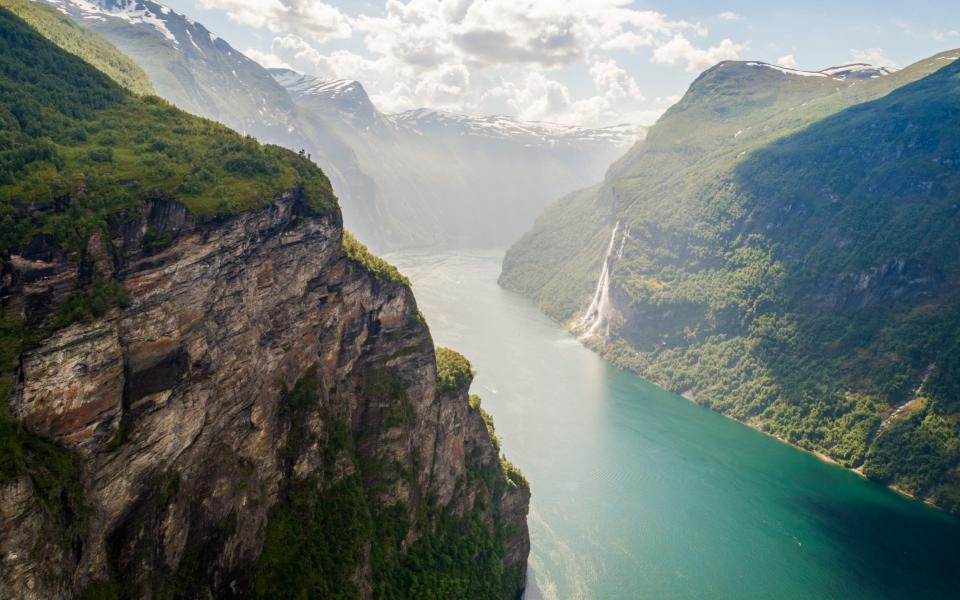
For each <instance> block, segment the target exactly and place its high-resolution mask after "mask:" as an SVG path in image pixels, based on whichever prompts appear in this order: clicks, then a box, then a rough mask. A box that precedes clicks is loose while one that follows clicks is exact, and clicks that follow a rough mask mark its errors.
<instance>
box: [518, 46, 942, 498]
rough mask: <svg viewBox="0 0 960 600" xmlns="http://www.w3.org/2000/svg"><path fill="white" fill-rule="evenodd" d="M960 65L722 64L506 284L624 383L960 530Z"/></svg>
mask: <svg viewBox="0 0 960 600" xmlns="http://www.w3.org/2000/svg"><path fill="white" fill-rule="evenodd" d="M958 57H960V51H952V52H947V53H942V54H939V55H937V56H934V57H931V58H929V59H926V60H923V61H920V62H918V63H916V64H914V65H911V66H909V67H907V68H905V69H903V70H900V71H895V72H887V71H881V70H879V69H871V68H868V67H865V66H862V65H854V68H853V69H851V67H849V66H848V67H841V68H834V69H827V70H825V71H822V72H798V71H793V70H790V69H784V68H781V67H775V66H772V65H766V64H764V63H757V62H725V63H721V64H719V65H717V66H716V67H714V68H712V69H710V70H708V71H706V72H705V73H703V74H702V75H701V76H700V77H699V78H698V79H697V80H696V81H695V82H694V83H693V84H692V85H691V86H690V89H689V90H688V92H687V93H686V95H685V96H684V97H683V99H681V101H680V102H679V103H678V104H677V105H675V106H674V107H672V108H671V109H670V110H668V111H667V113H666V114H665V115H664V116H663V117H662V118H661V119H660V121H658V123H657V124H656V125H655V126H654V127H653V128H651V130H650V131H649V134H648V136H647V139H646V141H645V143H644V144H643V145H642V146H638V147H636V148H634V149H633V150H631V151H630V152H628V153H627V155H625V156H624V157H622V158H621V159H620V161H618V163H616V164H615V165H614V166H613V167H611V169H610V172H609V173H608V176H607V178H606V180H605V182H604V183H603V184H602V185H600V186H597V187H595V188H591V189H588V190H584V191H581V192H577V193H575V194H572V195H570V196H567V197H565V198H564V199H562V200H560V201H559V202H557V203H556V204H554V205H553V206H551V207H550V208H549V209H547V210H546V211H545V212H544V213H543V214H542V215H541V216H540V217H539V219H538V220H537V223H536V224H535V226H534V227H533V228H532V229H531V230H530V231H529V232H528V233H527V234H525V236H524V237H523V238H522V239H521V240H520V241H518V242H517V243H516V244H515V245H514V246H513V247H512V248H511V249H510V251H509V252H508V253H507V255H506V257H505V259H504V266H503V272H502V275H501V280H500V281H501V284H502V285H504V286H505V287H507V288H508V289H512V290H516V291H518V292H520V293H523V294H525V295H527V296H529V297H531V298H533V299H534V300H535V301H536V302H537V303H538V304H539V305H540V306H541V308H542V309H543V310H544V311H546V312H547V314H549V315H550V316H552V317H553V318H555V319H557V320H561V321H565V322H567V323H568V326H569V327H570V328H571V329H572V330H573V331H574V332H576V333H577V335H579V336H580V337H581V339H583V340H584V341H585V342H586V343H587V344H589V345H591V346H593V347H595V348H597V349H598V350H599V351H600V352H602V353H603V355H604V356H606V357H607V358H609V359H611V360H612V361H614V362H615V363H616V364H618V365H620V366H623V367H626V368H630V369H632V370H634V371H636V372H638V373H640V374H641V375H643V376H644V377H646V378H648V379H650V380H652V381H653V382H655V383H657V384H659V385H661V386H663V387H666V388H668V389H671V390H674V391H676V392H678V393H683V394H684V395H685V396H687V397H688V398H690V399H691V400H694V401H696V402H698V403H701V404H704V405H706V406H709V407H711V408H713V409H714V410H718V411H720V412H723V413H724V414H727V415H729V416H731V417H734V418H737V419H739V420H741V421H743V422H745V423H748V424H750V425H751V426H753V427H756V428H758V429H760V430H763V431H766V432H769V433H771V434H772V435H776V436H777V437H780V438H782V439H784V440H787V441H789V442H791V443H793V444H796V445H798V446H800V447H803V448H806V449H809V450H813V451H816V452H820V453H823V454H825V455H828V456H830V457H831V458H833V459H835V460H837V461H838V462H840V463H841V464H843V465H846V466H849V467H852V468H857V469H858V470H860V471H861V472H863V473H864V474H865V475H866V476H868V477H870V478H872V479H875V480H877V481H880V482H883V483H886V484H888V485H892V486H895V487H897V488H898V489H900V490H901V491H905V492H907V493H910V494H912V495H914V496H917V497H919V498H922V499H925V500H927V501H929V502H932V503H934V504H937V505H939V506H942V507H944V508H946V509H948V510H951V511H955V512H960V480H958V476H957V474H958V472H960V470H958V467H960V425H958V409H960V384H958V383H957V382H958V381H960V364H958V363H957V361H956V357H957V356H958V348H957V340H958V339H960V297H958V296H957V294H956V291H957V289H960V287H958V284H960V247H958V243H960V241H958V240H960V238H957V236H956V235H955V231H956V228H957V226H958V224H960V212H958V205H957V200H956V199H957V197H958V188H960V176H958V173H960V171H958V170H957V169H956V165H957V164H960V163H957V160H958V156H960V154H958V152H960V137H958V136H957V132H958V131H960V128H958V125H960V122H958V119H960V113H958V112H957V110H956V106H957V100H958V95H960V62H958V61H957V58H958ZM854 74H856V76H855V75H854ZM864 74H867V75H866V76H865V75H864Z"/></svg>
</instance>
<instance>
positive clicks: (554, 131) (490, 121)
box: [389, 108, 639, 146]
mask: <svg viewBox="0 0 960 600" xmlns="http://www.w3.org/2000/svg"><path fill="white" fill-rule="evenodd" d="M389 118H390V119H391V120H392V121H393V122H394V123H396V124H397V125H398V126H400V127H404V128H407V129H410V130H413V131H415V132H417V133H422V132H423V131H424V130H427V129H430V130H434V131H436V130H446V131H447V132H451V133H457V134H459V135H473V136H476V137H485V138H493V139H512V140H524V139H526V140H528V141H529V142H530V143H535V144H537V145H542V144H549V145H553V144H559V143H582V142H605V143H612V144H614V145H623V146H627V145H630V144H633V143H634V142H636V141H637V139H638V137H639V136H638V130H637V128H635V127H633V126H632V125H628V124H621V125H615V126H612V127H603V128H589V127H580V126H576V125H562V124H560V123H550V122H546V121H519V120H517V119H513V118H511V117H504V116H490V117H475V116H470V115H459V114H455V113H451V112H447V111H442V110H433V109H427V108H420V109H415V110H409V111H406V112H402V113H398V114H394V115H389Z"/></svg>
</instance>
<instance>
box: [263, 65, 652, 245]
mask: <svg viewBox="0 0 960 600" xmlns="http://www.w3.org/2000/svg"><path fill="white" fill-rule="evenodd" d="M271 73H272V74H273V76H274V78H275V79H276V80H277V82H278V83H280V84H281V85H283V86H284V87H285V88H286V89H287V91H288V92H289V93H290V95H291V97H292V98H293V100H294V102H295V103H296V104H297V106H298V108H299V109H300V112H301V114H302V115H304V116H305V118H312V119H319V120H321V121H322V122H323V123H324V124H325V125H326V126H327V127H328V129H329V131H330V132H331V133H332V136H330V138H329V139H332V140H339V141H342V142H344V143H346V145H347V146H349V148H350V150H351V152H350V153H349V155H350V158H351V159H355V160H356V164H357V165H358V167H359V171H360V172H362V173H365V174H367V175H369V176H370V178H371V180H372V184H373V189H372V195H368V196H367V197H365V198H364V199H363V200H362V201H359V202H349V203H348V202H346V201H344V202H343V203H342V204H343V210H344V217H345V219H346V221H347V223H348V225H349V226H351V227H354V228H356V229H357V230H358V234H359V235H360V236H361V238H364V239H367V240H368V241H370V242H372V243H373V244H374V246H375V247H379V248H382V249H388V248H395V247H402V246H409V245H432V244H438V243H439V244H460V245H471V246H488V247H489V246H503V245H506V244H508V243H510V242H511V241H512V240H513V239H515V238H516V237H517V236H518V235H519V234H520V233H521V232H522V231H523V229H524V228H525V227H527V226H529V225H530V224H531V223H532V222H533V219H534V217H535V216H536V214H537V213H538V212H539V211H540V210H542V209H543V208H544V207H545V206H546V205H547V203H549V202H550V201H552V200H553V199H555V198H556V197H558V196H560V195H563V194H565V193H568V192H570V191H573V190H575V189H578V188H581V187H584V186H587V185H590V184H592V183H595V182H596V181H599V180H600V179H601V178H602V177H603V174H604V172H605V171H606V169H607V167H608V166H609V165H610V164H611V163H613V161H615V160H616V159H617V158H618V157H619V156H621V155H622V154H623V153H624V152H625V151H626V150H627V148H629V147H630V146H631V145H632V144H634V143H635V142H636V141H637V140H638V139H639V137H640V136H641V135H642V131H640V130H638V129H637V128H634V127H630V126H627V125H622V126H618V127H609V128H603V129H590V128H586V127H575V126H568V125H558V124H554V123H540V122H526V121H520V120H517V119H512V118H509V117H475V116H468V115H458V114H454V113H450V112H445V111H438V110H430V109H418V110H411V111H407V112H403V113H399V114H393V115H386V114H383V113H381V112H380V111H378V110H377V108H376V107H375V106H374V105H373V103H372V102H371V101H370V98H369V96H368V95H367V93H366V91H365V90H364V88H363V85H361V84H360V83H359V82H357V81H349V80H337V81H324V80H321V79H318V78H316V77H312V76H310V75H304V74H301V73H297V72H295V71H291V70H289V69H271ZM327 146H329V141H328V139H324V138H320V137H318V138H315V139H314V140H313V143H312V145H308V146H307V149H308V150H310V151H312V149H313V148H325V147H327ZM324 152H325V153H326V154H327V155H331V154H332V152H331V150H330V149H329V148H327V149H325V150H324ZM340 154H341V156H343V153H342V152H341V153H340ZM367 191H368V194H369V193H370V192H371V190H367Z"/></svg>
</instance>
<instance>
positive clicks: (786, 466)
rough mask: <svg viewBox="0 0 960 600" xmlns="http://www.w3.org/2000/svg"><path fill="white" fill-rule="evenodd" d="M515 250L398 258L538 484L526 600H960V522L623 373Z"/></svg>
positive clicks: (509, 449)
mask: <svg viewBox="0 0 960 600" xmlns="http://www.w3.org/2000/svg"><path fill="white" fill-rule="evenodd" d="M500 258H501V255H500V254H497V253H489V252H487V253H485V252H476V253H469V252H459V253H439V254H427V253H423V254H413V253H407V254H394V255H392V256H389V257H388V259H389V260H391V261H392V262H393V263H394V264H396V265H397V266H398V267H400V269H401V271H402V272H403V273H404V274H406V275H408V276H409V277H410V278H411V279H412V280H413V286H414V291H415V292H416V295H417V300H418V302H419V304H420V308H421V309H422V311H423V312H424V314H425V315H426V317H427V320H428V322H429V323H430V327H431V330H432V332H433V335H434V338H435V339H436V340H437V343H438V344H440V345H444V346H449V347H452V348H455V349H457V350H459V351H461V352H463V353H464V354H465V355H467V357H469V358H470V360H471V361H472V363H473V365H474V368H475V369H476V370H477V377H476V380H475V381H474V384H473V388H472V389H473V391H474V392H475V393H477V394H479V395H480V396H481V397H482V398H483V404H484V406H485V407H486V408H487V410H488V411H490V412H491V413H492V414H493V416H494V419H495V421H496V427H497V433H498V434H499V435H500V436H501V437H502V438H503V449H504V451H505V453H506V454H507V456H508V457H509V458H510V459H511V460H512V461H513V462H514V463H516V464H517V465H518V466H519V467H520V468H521V469H522V470H523V472H524V473H525V474H526V476H527V478H528V479H529V480H530V484H531V487H532V490H533V501H532V506H531V511H530V520H529V522H530V533H531V540H532V545H533V549H532V551H531V556H530V570H531V584H532V585H531V586H530V587H531V589H530V591H529V593H528V595H527V597H528V598H541V597H543V598H559V599H564V600H566V599H574V598H600V599H607V598H657V599H660V598H778V599H787V598H802V599H811V598H842V599H857V598H960V519H957V518H954V517H950V516H948V515H945V514H943V513H940V512H939V511H936V510H933V509H930V508H928V507H926V506H924V505H922V504H920V503H918V502H912V501H909V500H906V499H904V498H901V497H900V496H898V495H896V494H894V493H893V492H890V491H888V490H886V489H884V488H882V487H880V486H877V485H874V484H872V483H869V482H867V481H864V480H862V479H860V478H859V477H857V476H856V475H855V474H853V473H851V472H848V471H845V470H843V469H840V468H838V467H833V466H830V465H827V464H825V463H823V462H821V461H819V460H817V459H816V458H814V457H813V456H811V455H809V454H805V453H803V452H800V451H798V450H796V449H793V448H791V447H789V446H786V445H784V444H781V443H779V442H777V441H775V440H773V439H770V438H768V437H766V436H763V435H761V434H759V433H757V432H755V431H753V430H751V429H749V428H747V427H744V426H742V425H740V424H738V423H735V422H733V421H730V420H728V419H725V418H723V417H721V416H719V415H717V414H714V413H712V412H710V411H709V410H706V409H704V408H701V407H698V406H695V405H693V404H691V403H689V402H687V401H686V400H684V399H682V398H680V397H679V396H676V395H674V394H670V393H667V392H664V391H663V390H660V389H658V388H656V387H654V386H652V385H650V384H648V383H646V382H644V381H642V380H641V379H639V378H637V377H635V376H632V375H630V374H627V373H624V372H621V371H618V370H616V369H614V368H612V367H610V366H608V365H607V364H606V363H604V362H603V361H601V360H600V359H599V358H597V357H596V355H594V354H593V353H592V352H590V351H588V350H586V349H585V348H583V347H582V346H580V345H579V343H577V342H576V341H575V340H574V339H573V338H571V337H570V336H569V335H568V334H567V333H565V332H564V331H562V330H561V329H560V328H559V327H558V326H557V325H556V324H555V323H553V322H552V321H550V320H549V319H547V318H546V317H544V316H543V315H541V314H540V313H539V312H538V311H537V310H536V309H535V308H534V306H533V305H531V304H530V302H528V301H527V300H525V299H523V298H521V297H519V296H516V295H514V294H511V293H509V292H506V291H504V290H502V289H500V288H499V287H498V286H497V285H496V278H497V275H498V274H499V270H500Z"/></svg>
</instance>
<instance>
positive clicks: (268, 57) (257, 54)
mask: <svg viewBox="0 0 960 600" xmlns="http://www.w3.org/2000/svg"><path fill="white" fill-rule="evenodd" d="M243 53H244V54H246V55H247V57H248V58H250V59H253V60H254V61H255V62H258V63H260V64H261V65H262V66H264V67H267V68H268V69H272V68H279V69H292V68H293V67H292V66H290V65H289V64H287V63H285V62H284V61H283V60H282V59H281V58H280V57H278V56H277V55H276V54H272V53H270V52H261V51H260V50H257V49H256V48H247V49H246V50H244V51H243Z"/></svg>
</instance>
